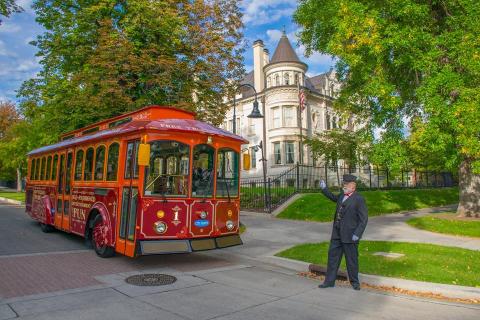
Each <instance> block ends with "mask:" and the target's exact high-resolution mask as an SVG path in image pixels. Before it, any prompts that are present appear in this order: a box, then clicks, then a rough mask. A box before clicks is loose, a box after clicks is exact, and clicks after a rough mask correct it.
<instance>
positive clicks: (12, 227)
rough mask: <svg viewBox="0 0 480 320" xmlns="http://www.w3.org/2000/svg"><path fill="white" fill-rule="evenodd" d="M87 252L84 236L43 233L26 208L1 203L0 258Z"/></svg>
mask: <svg viewBox="0 0 480 320" xmlns="http://www.w3.org/2000/svg"><path fill="white" fill-rule="evenodd" d="M84 249H86V247H85V245H84V243H83V239H82V238H81V237H78V236H75V235H71V234H67V233H64V232H61V231H55V232H52V233H43V232H42V230H40V225H39V224H38V223H37V222H35V221H33V220H32V219H31V218H30V217H29V216H28V215H27V214H26V213H25V209H24V208H23V207H21V206H14V205H6V204H2V203H0V256H5V255H18V254H31V253H41V252H58V251H70V250H84Z"/></svg>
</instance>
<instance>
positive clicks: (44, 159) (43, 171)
mask: <svg viewBox="0 0 480 320" xmlns="http://www.w3.org/2000/svg"><path fill="white" fill-rule="evenodd" d="M46 161H47V159H46V158H45V157H43V158H42V171H40V180H45V165H46Z"/></svg>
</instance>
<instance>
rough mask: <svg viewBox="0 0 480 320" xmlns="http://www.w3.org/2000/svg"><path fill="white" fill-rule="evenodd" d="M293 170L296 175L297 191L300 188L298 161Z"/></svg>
mask: <svg viewBox="0 0 480 320" xmlns="http://www.w3.org/2000/svg"><path fill="white" fill-rule="evenodd" d="M295 171H296V175H297V192H298V191H299V190H300V165H299V164H298V163H297V168H296V170H295Z"/></svg>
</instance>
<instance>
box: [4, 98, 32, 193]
mask: <svg viewBox="0 0 480 320" xmlns="http://www.w3.org/2000/svg"><path fill="white" fill-rule="evenodd" d="M22 122H23V120H22V119H21V117H20V114H19V113H18V111H17V109H16V107H15V104H14V103H13V102H10V101H0V179H6V180H14V179H16V180H17V190H18V191H21V187H22V176H23V172H24V171H25V165H26V159H25V156H24V154H25V153H26V150H19V148H20V147H21V146H20V145H19V144H18V142H19V140H20V139H19V138H18V134H19V132H20V131H21V130H22V129H23V130H25V129H26V128H25V127H24V126H22ZM22 127H23V128H22ZM20 128H22V129H20ZM19 129H20V130H19Z"/></svg>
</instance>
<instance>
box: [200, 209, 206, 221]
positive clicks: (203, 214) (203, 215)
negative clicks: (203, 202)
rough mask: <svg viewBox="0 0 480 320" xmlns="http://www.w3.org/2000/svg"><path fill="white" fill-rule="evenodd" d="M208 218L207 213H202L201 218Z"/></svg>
mask: <svg viewBox="0 0 480 320" xmlns="http://www.w3.org/2000/svg"><path fill="white" fill-rule="evenodd" d="M206 217H207V213H206V212H205V211H202V212H200V218H202V219H205V218H206Z"/></svg>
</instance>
